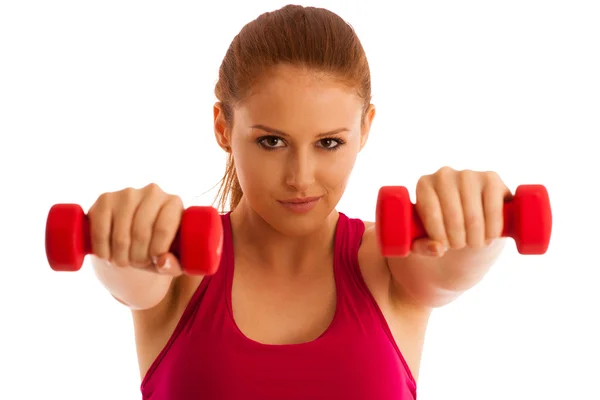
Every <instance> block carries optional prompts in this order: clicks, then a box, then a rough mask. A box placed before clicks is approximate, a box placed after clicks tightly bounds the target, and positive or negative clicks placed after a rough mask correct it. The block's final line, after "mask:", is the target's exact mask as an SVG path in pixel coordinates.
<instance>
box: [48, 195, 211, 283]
mask: <svg viewBox="0 0 600 400" xmlns="http://www.w3.org/2000/svg"><path fill="white" fill-rule="evenodd" d="M222 249H223V226H222V224H221V217H220V216H219V214H218V212H217V210H215V209H214V208H213V207H200V206H194V207H190V208H188V209H186V210H184V212H183V215H182V217H181V224H180V226H179V230H178V231H177V235H176V237H175V240H174V241H173V243H172V244H171V249H170V251H171V252H172V253H173V254H175V255H176V256H177V258H178V259H179V262H180V263H181V267H182V269H183V270H184V272H185V273H187V274H190V275H196V274H202V275H212V274H214V273H215V272H216V271H217V269H218V268H219V263H220V261H221V253H222ZM91 253H92V251H91V239H90V226H89V219H88V217H87V215H86V214H85V213H84V212H83V209H82V208H81V207H80V206H79V205H77V204H55V205H54V206H52V208H51V209H50V212H49V213H48V219H47V221H46V257H47V258H48V263H49V264H50V267H51V268H52V269H53V270H55V271H78V270H79V269H80V268H81V266H82V264H83V259H84V258H85V256H86V255H88V254H91Z"/></svg>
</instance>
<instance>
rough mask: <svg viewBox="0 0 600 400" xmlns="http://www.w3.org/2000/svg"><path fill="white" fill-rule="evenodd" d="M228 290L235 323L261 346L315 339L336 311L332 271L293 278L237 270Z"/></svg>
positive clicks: (239, 268)
mask: <svg viewBox="0 0 600 400" xmlns="http://www.w3.org/2000/svg"><path fill="white" fill-rule="evenodd" d="M236 267H237V268H236V270H235V272H234V275H233V282H232V286H231V305H232V312H233V319H234V323H235V324H236V325H237V328H238V329H239V330H240V331H241V332H242V334H243V335H244V336H246V337H247V338H248V339H250V340H253V341H256V342H259V343H263V344H277V345H280V344H298V343H306V342H310V341H312V340H314V339H316V338H318V337H319V336H320V335H321V334H322V333H323V332H325V331H326V330H327V328H328V327H329V326H330V324H331V322H332V321H333V318H334V316H335V311H336V303H337V301H336V293H337V290H336V283H335V276H334V272H333V268H332V267H329V268H323V270H322V271H320V272H318V273H313V274H310V275H306V276H296V277H276V276H269V275H268V274H265V273H262V272H256V269H250V268H244V265H241V264H240V265H239V267H238V266H236Z"/></svg>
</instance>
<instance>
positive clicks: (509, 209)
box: [412, 200, 517, 240]
mask: <svg viewBox="0 0 600 400" xmlns="http://www.w3.org/2000/svg"><path fill="white" fill-rule="evenodd" d="M412 211H413V212H412V219H413V238H412V239H413V240H417V239H423V238H426V237H428V235H427V232H426V231H425V228H424V226H423V222H422V221H421V217H419V214H418V213H417V208H416V207H415V205H414V204H413V205H412ZM514 211H515V207H514V203H513V202H512V200H507V201H505V202H504V208H503V210H502V213H503V220H504V224H503V228H502V234H501V236H502V237H510V238H513V237H514V236H515V223H514V222H515V220H516V218H517V216H516V215H515V212H514Z"/></svg>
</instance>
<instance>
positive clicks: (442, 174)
mask: <svg viewBox="0 0 600 400" xmlns="http://www.w3.org/2000/svg"><path fill="white" fill-rule="evenodd" d="M455 172H456V171H455V170H454V169H453V168H450V167H448V166H443V167H442V168H440V169H438V170H437V172H436V173H435V175H436V176H437V177H438V178H441V179H445V178H448V177H450V176H452V175H454V173H455Z"/></svg>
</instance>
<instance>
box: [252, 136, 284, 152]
mask: <svg viewBox="0 0 600 400" xmlns="http://www.w3.org/2000/svg"><path fill="white" fill-rule="evenodd" d="M258 144H259V145H260V146H261V147H264V148H266V149H275V148H278V147H282V146H281V145H283V140H281V138H278V137H277V136H263V137H260V138H258ZM278 145H279V146H278Z"/></svg>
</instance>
